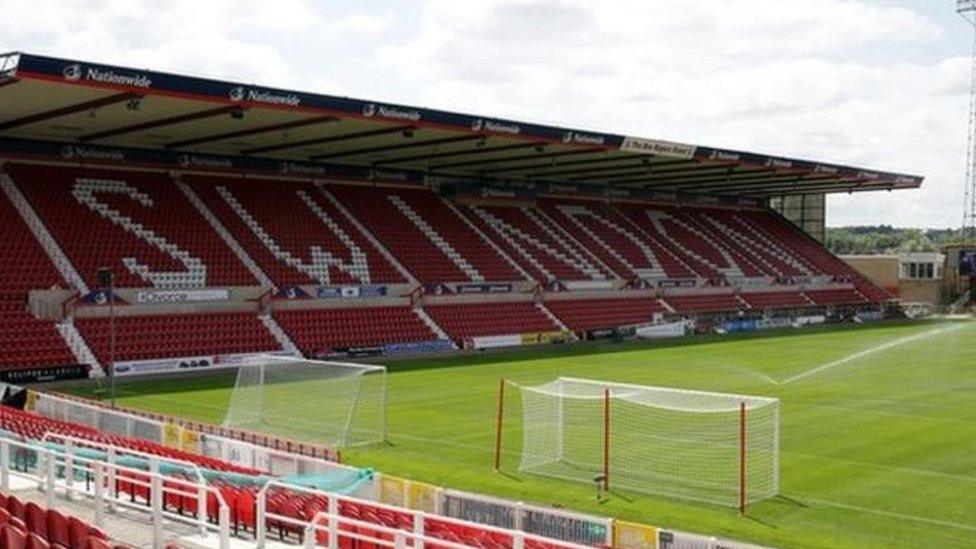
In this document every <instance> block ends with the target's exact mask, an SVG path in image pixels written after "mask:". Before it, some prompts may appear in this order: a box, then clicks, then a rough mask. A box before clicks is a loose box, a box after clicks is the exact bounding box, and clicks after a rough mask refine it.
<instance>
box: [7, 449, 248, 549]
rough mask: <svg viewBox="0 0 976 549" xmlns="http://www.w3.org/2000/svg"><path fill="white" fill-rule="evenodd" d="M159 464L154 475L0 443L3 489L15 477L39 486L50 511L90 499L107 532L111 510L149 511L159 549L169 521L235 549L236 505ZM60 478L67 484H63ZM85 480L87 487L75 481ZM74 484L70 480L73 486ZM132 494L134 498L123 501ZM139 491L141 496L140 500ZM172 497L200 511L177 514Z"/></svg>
mask: <svg viewBox="0 0 976 549" xmlns="http://www.w3.org/2000/svg"><path fill="white" fill-rule="evenodd" d="M158 465H159V463H158V461H153V462H150V469H149V471H144V470H141V469H134V468H130V467H125V466H121V465H118V464H115V463H112V462H111V461H101V460H97V459H92V458H88V457H84V456H81V455H77V454H75V453H74V451H73V450H72V449H71V448H68V449H59V448H51V447H46V446H42V445H38V444H35V443H31V442H26V441H19V440H14V439H11V438H2V439H0V490H2V491H4V492H9V491H10V480H11V477H18V478H22V479H25V480H27V481H29V482H36V483H37V485H38V488H40V489H41V490H42V491H43V492H44V495H45V504H46V506H47V507H53V506H54V504H55V497H56V493H57V492H61V493H62V494H63V495H64V497H65V498H67V499H74V498H76V497H81V498H88V499H91V500H92V501H93V504H94V505H93V508H94V509H93V510H94V519H93V522H94V524H95V525H96V526H98V527H102V526H103V522H104V515H105V511H106V510H108V511H110V512H111V511H114V510H115V509H116V508H126V509H131V510H135V511H139V512H145V511H147V510H148V511H149V514H150V517H151V523H152V530H153V532H152V533H153V545H154V546H155V547H162V546H163V542H164V540H165V532H164V525H163V519H164V518H165V519H167V520H170V521H172V522H179V523H183V524H187V525H190V526H192V527H195V528H196V529H197V530H198V531H199V532H200V535H201V536H205V535H207V533H208V532H213V533H215V534H216V536H217V540H218V547H219V549H229V548H230V506H229V505H228V504H227V501H226V500H225V499H224V497H223V495H222V494H221V493H220V491H219V490H218V489H216V488H214V487H211V486H207V485H205V484H201V483H198V482H195V481H192V480H186V479H181V478H178V477H173V476H168V475H164V474H162V473H160V471H159V467H158ZM59 471H60V476H61V477H62V478H63V482H60V483H59V482H58V477H59ZM77 476H83V477H84V478H85V483H84V484H83V485H82V484H76V483H75V482H73V481H74V480H75V478H76V477H77ZM69 479H70V481H69ZM125 491H128V492H129V494H130V499H129V500H128V501H127V500H126V499H125V498H123V497H120V496H121V494H122V493H123V492H125ZM136 492H139V494H140V497H141V499H142V500H143V501H142V502H140V501H139V499H140V497H137V496H136ZM167 496H170V497H177V498H185V499H191V500H193V501H194V502H195V508H196V511H195V512H190V513H174V512H172V511H170V510H168V509H167V508H166V506H165V504H164V502H166V501H167V499H169V498H167Z"/></svg>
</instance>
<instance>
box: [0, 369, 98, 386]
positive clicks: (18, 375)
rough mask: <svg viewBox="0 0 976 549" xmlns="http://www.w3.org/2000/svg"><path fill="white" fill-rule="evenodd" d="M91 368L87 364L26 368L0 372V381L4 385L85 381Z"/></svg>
mask: <svg viewBox="0 0 976 549" xmlns="http://www.w3.org/2000/svg"><path fill="white" fill-rule="evenodd" d="M90 370H91V367H90V366H88V365H87V364H73V365H70V366H57V367H53V368H52V367H47V368H27V369H23V370H4V371H0V381H2V382H4V383H38V382H42V381H61V380H64V379H85V378H87V377H88V372H89V371H90Z"/></svg>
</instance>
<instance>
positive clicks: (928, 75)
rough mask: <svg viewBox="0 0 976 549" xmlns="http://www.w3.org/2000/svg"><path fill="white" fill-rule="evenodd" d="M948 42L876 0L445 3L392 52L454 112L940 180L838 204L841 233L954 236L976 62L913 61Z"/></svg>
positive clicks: (925, 21)
mask: <svg viewBox="0 0 976 549" xmlns="http://www.w3.org/2000/svg"><path fill="white" fill-rule="evenodd" d="M472 4H473V5H472ZM943 34H944V33H943V30H942V29H941V28H940V27H939V26H938V25H937V24H936V23H935V22H934V21H933V20H931V19H930V18H929V17H927V16H925V15H924V14H920V13H917V12H914V11H911V10H908V9H904V8H899V7H891V6H880V5H875V4H870V3H867V2H865V1H840V0H821V1H819V2H807V1H801V0H730V1H726V2H696V3H689V2H681V1H677V0H655V1H654V2H646V1H640V0H634V1H626V0H624V1H600V2H592V1H586V0H564V1H559V2H551V1H545V2H544V1H541V0H540V1H534V0H494V1H485V2H477V3H469V2H453V1H451V0H429V1H428V2H426V3H425V8H424V12H423V15H422V17H421V21H420V24H419V27H418V31H417V32H416V33H415V34H414V35H413V36H412V37H411V38H410V40H408V41H406V42H405V43H403V44H401V45H399V46H397V47H390V48H385V49H382V50H380V51H379V52H378V56H379V59H380V60H381V61H382V62H384V66H385V67H386V68H387V69H388V70H390V71H394V72H396V73H397V74H400V75H406V77H407V78H409V79H411V80H414V81H417V82H423V83H425V84H426V85H425V86H423V91H422V94H421V97H419V98H418V100H420V101H422V102H424V103H426V104H432V105H436V106H440V107H444V108H451V109H461V110H467V111H477V112H487V113H493V114H497V115H505V116H510V117H514V118H520V119H528V120H534V121H543V122H551V123H559V124H564V125H570V126H583V127H587V128H590V129H602V130H606V131H614V132H621V133H629V134H636V135H641V136H647V137H661V138H670V139H677V140H682V141H687V142H692V143H700V144H706V145H717V146H726V147H733V148H739V149H745V150H757V151H762V152H770V153H776V154H782V155H787V156H796V157H806V158H814V159H823V160H832V161H836V162H844V163H852V164H858V165H866V166H870V167H876V168H881V169H890V170H900V171H907V172H911V173H919V174H924V175H928V176H929V179H928V181H927V182H926V185H925V189H924V190H923V191H920V192H915V193H912V194H910V195H909V194H901V193H893V194H892V195H891V196H890V197H889V196H886V197H884V198H879V195H868V194H860V195H855V198H841V199H837V200H833V199H832V200H831V206H832V208H831V212H830V221H831V222H844V223H847V222H879V221H887V222H894V223H901V224H920V223H933V224H939V225H941V224H948V223H953V222H955V221H956V217H957V216H956V212H955V211H954V210H955V209H956V206H955V202H956V196H955V195H956V194H959V193H958V192H957V188H958V187H959V186H960V185H959V184H958V182H957V180H958V177H956V176H957V175H958V173H959V172H960V171H961V168H962V166H963V156H964V151H963V147H962V143H964V139H963V135H964V134H963V133H962V132H963V131H964V129H965V128H964V123H965V121H964V116H963V113H964V112H965V108H966V107H965V94H966V90H967V89H968V88H967V86H968V84H967V80H966V79H967V65H966V63H967V60H965V59H962V58H950V59H943V60H935V61H931V62H928V63H925V62H920V61H917V60H913V59H914V58H915V57H917V56H909V55H907V52H909V51H911V52H914V51H915V50H916V49H918V48H921V49H923V50H924V49H925V48H926V47H928V46H929V45H931V44H933V43H935V42H937V41H938V40H939V39H940V38H941V37H942V36H943ZM900 51H904V52H906V54H905V55H904V56H899V55H898V52H900ZM879 52H881V53H880V54H879ZM873 202H877V203H878V204H883V207H878V208H875V207H873V206H870V205H869V206H868V207H864V205H865V204H869V203H873Z"/></svg>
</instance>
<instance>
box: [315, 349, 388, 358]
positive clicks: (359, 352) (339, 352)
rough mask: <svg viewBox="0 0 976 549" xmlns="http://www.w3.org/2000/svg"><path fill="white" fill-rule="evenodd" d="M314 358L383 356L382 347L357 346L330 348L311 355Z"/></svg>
mask: <svg viewBox="0 0 976 549" xmlns="http://www.w3.org/2000/svg"><path fill="white" fill-rule="evenodd" d="M313 354H314V356H315V358H319V359H321V358H336V357H349V358H365V357H370V356H380V355H382V354H383V347H380V346H371V347H368V346H359V347H332V348H329V349H322V350H320V351H317V352H315V353H313Z"/></svg>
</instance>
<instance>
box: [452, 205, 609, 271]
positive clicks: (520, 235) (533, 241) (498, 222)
mask: <svg viewBox="0 0 976 549" xmlns="http://www.w3.org/2000/svg"><path fill="white" fill-rule="evenodd" d="M470 209H471V211H472V212H474V214H475V215H477V216H478V217H479V218H481V220H482V221H484V222H485V224H487V225H488V226H489V227H491V228H492V229H494V230H495V232H496V233H497V234H498V235H499V236H500V237H501V238H503V239H505V241H506V242H508V244H509V245H510V246H511V247H512V248H514V249H515V250H517V251H518V252H519V254H520V255H522V257H524V258H525V259H526V261H528V262H529V263H531V264H532V266H534V267H535V268H536V269H538V270H539V271H541V272H542V273H543V274H545V275H546V276H547V277H548V278H550V279H554V278H559V277H557V276H555V275H553V273H552V272H551V271H550V270H549V269H547V268H546V266H545V265H544V264H543V263H542V262H541V261H539V260H538V259H537V258H536V257H534V256H533V255H532V254H531V253H530V252H529V250H528V249H527V248H526V247H525V245H523V243H525V244H526V245H529V246H532V247H533V248H536V249H538V250H540V251H541V252H543V253H544V254H546V255H547V256H549V257H551V258H553V259H555V260H557V261H560V262H561V263H564V264H566V265H569V266H570V267H571V268H573V269H574V270H575V271H579V272H582V273H584V275H585V276H587V277H589V278H590V279H592V280H606V278H607V276H606V275H605V274H604V273H603V272H602V271H601V270H600V269H599V268H598V267H597V266H596V265H594V264H593V263H591V262H590V261H588V260H587V259H586V258H584V257H583V256H582V255H580V254H578V253H576V252H575V251H574V250H573V248H572V247H570V245H569V244H568V243H567V242H566V241H565V240H564V239H562V238H561V237H560V236H559V235H557V234H553V233H552V231H549V230H548V229H547V228H546V227H545V226H544V225H543V224H542V223H541V222H540V220H539V219H538V218H536V217H534V216H533V215H532V214H531V213H530V212H529V208H524V207H523V208H520V210H521V211H522V213H523V214H525V216H526V217H527V218H529V219H530V220H531V221H532V222H534V223H536V224H537V225H539V227H540V228H542V229H543V230H544V231H546V232H547V233H549V235H550V236H551V237H552V239H553V240H555V241H556V242H557V243H559V244H560V245H561V246H562V247H563V249H564V250H567V251H568V252H569V253H570V254H572V255H569V254H567V253H564V252H562V251H560V250H557V249H555V248H553V247H552V246H550V245H549V244H546V243H545V242H542V241H540V240H539V239H538V238H536V237H534V236H532V235H531V234H528V233H526V232H525V231H523V230H522V229H520V228H518V227H516V226H515V225H514V224H512V223H509V222H507V221H504V220H502V219H500V218H499V217H497V216H495V215H492V214H491V213H489V212H487V211H485V210H484V209H483V208H481V207H479V206H471V207H470Z"/></svg>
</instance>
